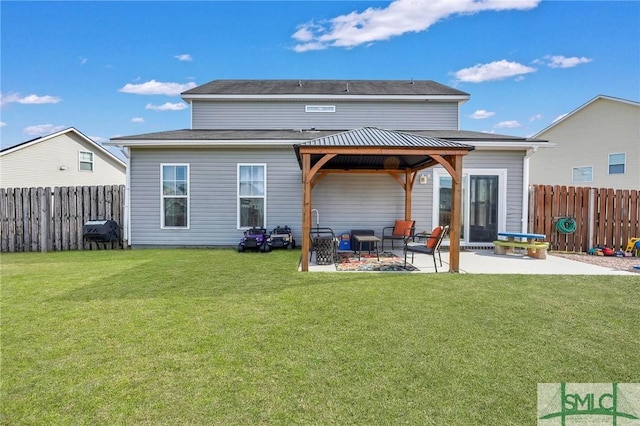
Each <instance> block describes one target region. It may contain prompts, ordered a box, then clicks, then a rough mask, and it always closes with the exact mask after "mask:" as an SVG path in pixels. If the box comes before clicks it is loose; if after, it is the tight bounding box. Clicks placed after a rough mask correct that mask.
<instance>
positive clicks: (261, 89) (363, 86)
mask: <svg viewBox="0 0 640 426" xmlns="http://www.w3.org/2000/svg"><path fill="white" fill-rule="evenodd" d="M182 95H183V96H185V95H186V96H189V95H240V96H241V95H265V96H269V95H341V96H347V95H353V96H357V95H368V96H375V95H380V96H390V95H398V96H400V95H403V96H412V95H413V96H428V95H432V96H466V97H468V96H469V94H468V93H466V92H462V91H460V90H457V89H454V88H451V87H448V86H445V85H444V84H440V83H437V82H435V81H431V80H415V81H414V80H213V81H210V82H209V83H205V84H202V85H200V86H198V87H194V88H193V89H190V90H187V91H185V92H183V93H182Z"/></svg>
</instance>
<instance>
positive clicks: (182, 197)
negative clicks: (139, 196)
mask: <svg viewBox="0 0 640 426" xmlns="http://www.w3.org/2000/svg"><path fill="white" fill-rule="evenodd" d="M160 169H161V180H162V188H161V190H160V191H161V192H160V197H161V207H160V208H161V210H162V211H161V213H160V216H161V218H162V221H161V222H162V223H161V227H162V228H188V227H189V165H188V164H161V165H160Z"/></svg>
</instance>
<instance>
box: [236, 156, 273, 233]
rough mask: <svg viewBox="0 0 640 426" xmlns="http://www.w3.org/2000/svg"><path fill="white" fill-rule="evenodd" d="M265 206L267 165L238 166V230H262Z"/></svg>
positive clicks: (264, 221) (264, 219)
mask: <svg viewBox="0 0 640 426" xmlns="http://www.w3.org/2000/svg"><path fill="white" fill-rule="evenodd" d="M266 205H267V165H266V164H238V228H252V227H259V228H264V227H265V224H266V223H267V220H266V212H267V209H266Z"/></svg>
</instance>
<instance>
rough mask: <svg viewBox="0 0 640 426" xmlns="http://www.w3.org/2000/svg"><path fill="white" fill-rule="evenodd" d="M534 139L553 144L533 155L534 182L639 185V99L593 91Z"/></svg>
mask: <svg viewBox="0 0 640 426" xmlns="http://www.w3.org/2000/svg"><path fill="white" fill-rule="evenodd" d="M534 138H542V139H546V140H548V141H549V142H550V143H553V144H555V147H554V148H553V149H550V150H541V151H540V152H537V153H536V154H535V155H533V156H532V157H531V160H530V168H531V170H530V182H531V183H532V184H543V185H566V186H587V187H595V188H614V189H638V188H640V102H634V101H629V100H624V99H618V98H613V97H610V96H602V95H601V96H597V97H595V98H593V99H591V100H590V101H589V102H587V103H586V104H584V105H582V106H580V107H579V108H578V109H576V110H574V111H573V112H571V113H569V114H567V115H566V116H564V117H563V118H562V119H560V120H558V121H556V122H555V123H553V124H552V125H550V126H549V127H547V128H546V129H544V130H542V131H541V132H539V133H538V134H536V135H535V136H534Z"/></svg>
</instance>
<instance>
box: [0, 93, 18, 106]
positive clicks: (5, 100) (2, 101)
mask: <svg viewBox="0 0 640 426" xmlns="http://www.w3.org/2000/svg"><path fill="white" fill-rule="evenodd" d="M18 99H20V96H18V94H17V93H9V94H8V95H5V94H2V93H0V105H2V106H5V105H7V104H10V103H12V102H17V101H18Z"/></svg>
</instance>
